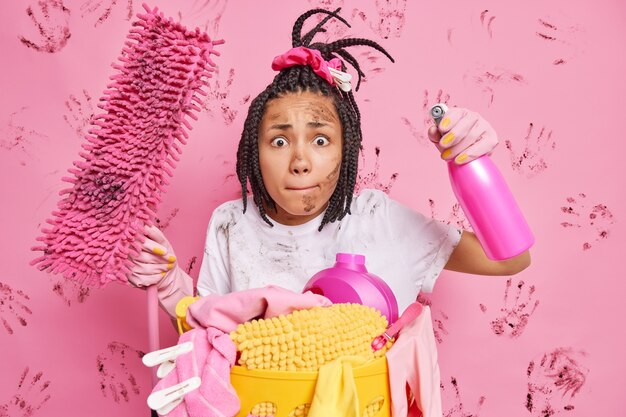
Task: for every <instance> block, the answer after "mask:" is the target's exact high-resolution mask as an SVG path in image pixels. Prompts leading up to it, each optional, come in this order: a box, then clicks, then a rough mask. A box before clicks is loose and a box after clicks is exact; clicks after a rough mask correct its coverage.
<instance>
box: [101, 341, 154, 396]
mask: <svg viewBox="0 0 626 417" xmlns="http://www.w3.org/2000/svg"><path fill="white" fill-rule="evenodd" d="M144 354H145V353H144V352H141V351H139V350H137V349H134V348H132V347H130V346H128V345H127V344H125V343H121V342H111V343H109V345H108V346H107V351H106V352H103V353H101V354H99V355H98V356H97V358H96V364H97V367H98V374H99V375H100V392H102V395H103V396H104V397H105V398H109V395H110V398H111V399H112V400H113V401H115V402H116V403H120V402H121V401H124V402H128V401H129V400H130V396H131V394H134V395H139V393H140V391H141V390H140V388H139V385H138V384H137V380H136V378H135V375H133V374H132V373H131V372H130V371H129V370H128V369H129V365H128V363H129V362H132V361H136V360H140V359H141V358H142V357H143V356H144Z"/></svg>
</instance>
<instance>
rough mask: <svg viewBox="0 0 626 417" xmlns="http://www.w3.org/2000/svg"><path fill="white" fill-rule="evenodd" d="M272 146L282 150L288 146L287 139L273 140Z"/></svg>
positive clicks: (280, 137)
mask: <svg viewBox="0 0 626 417" xmlns="http://www.w3.org/2000/svg"><path fill="white" fill-rule="evenodd" d="M270 144H271V145H272V146H275V147H277V148H282V147H283V146H285V145H287V139H285V138H284V137H282V136H279V137H277V138H274V139H272V141H271V142H270Z"/></svg>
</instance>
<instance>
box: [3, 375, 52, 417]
mask: <svg viewBox="0 0 626 417" xmlns="http://www.w3.org/2000/svg"><path fill="white" fill-rule="evenodd" d="M29 373H30V368H29V367H28V366H27V367H26V368H24V371H23V372H22V375H21V376H20V380H19V382H18V384H17V390H16V393H15V394H14V395H13V396H12V397H11V399H10V400H9V401H7V402H6V403H4V404H2V405H0V417H32V416H34V415H35V414H36V413H37V411H38V410H39V409H40V408H41V407H42V406H43V405H44V404H45V403H46V402H47V401H48V400H49V399H50V394H49V393H48V391H47V389H48V387H49V386H50V381H49V380H44V379H43V372H41V371H40V372H37V373H36V374H35V375H33V376H32V378H28V376H29V375H28V374H29Z"/></svg>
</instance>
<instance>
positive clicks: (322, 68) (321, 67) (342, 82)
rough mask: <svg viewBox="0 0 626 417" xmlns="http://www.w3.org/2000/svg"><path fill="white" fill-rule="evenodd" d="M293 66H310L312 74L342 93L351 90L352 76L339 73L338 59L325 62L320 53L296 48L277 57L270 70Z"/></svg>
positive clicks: (302, 47) (301, 47)
mask: <svg viewBox="0 0 626 417" xmlns="http://www.w3.org/2000/svg"><path fill="white" fill-rule="evenodd" d="M294 65H308V66H310V67H311V69H312V70H313V72H314V73H316V74H317V75H319V76H320V77H322V78H323V79H325V80H326V81H327V82H328V84H330V85H336V86H337V87H339V88H340V89H341V90H342V91H345V92H348V91H350V90H351V89H352V85H351V84H350V80H351V79H352V76H351V75H350V74H348V73H346V72H343V71H341V60H340V59H339V58H332V59H331V60H330V61H326V60H325V59H324V58H323V57H322V53H321V52H320V51H318V50H316V49H309V48H306V47H304V46H298V47H296V48H292V49H290V50H288V51H287V52H285V53H284V54H282V55H278V56H277V57H275V58H274V60H273V61H272V69H273V70H274V71H280V70H282V69H284V68H289V67H293V66H294Z"/></svg>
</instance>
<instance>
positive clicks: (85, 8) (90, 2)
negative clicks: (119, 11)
mask: <svg viewBox="0 0 626 417" xmlns="http://www.w3.org/2000/svg"><path fill="white" fill-rule="evenodd" d="M117 2H118V0H106V1H103V0H87V1H86V2H84V3H83V4H81V5H80V11H81V15H80V17H83V18H84V17H85V16H87V15H89V16H91V15H94V14H97V15H98V18H97V20H96V22H95V23H94V24H93V25H94V26H98V25H100V24H102V23H104V22H105V21H107V20H108V19H109V17H110V16H111V12H112V11H113V8H114V7H115V5H117ZM132 17H133V0H126V20H130V19H131V18H132Z"/></svg>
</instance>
